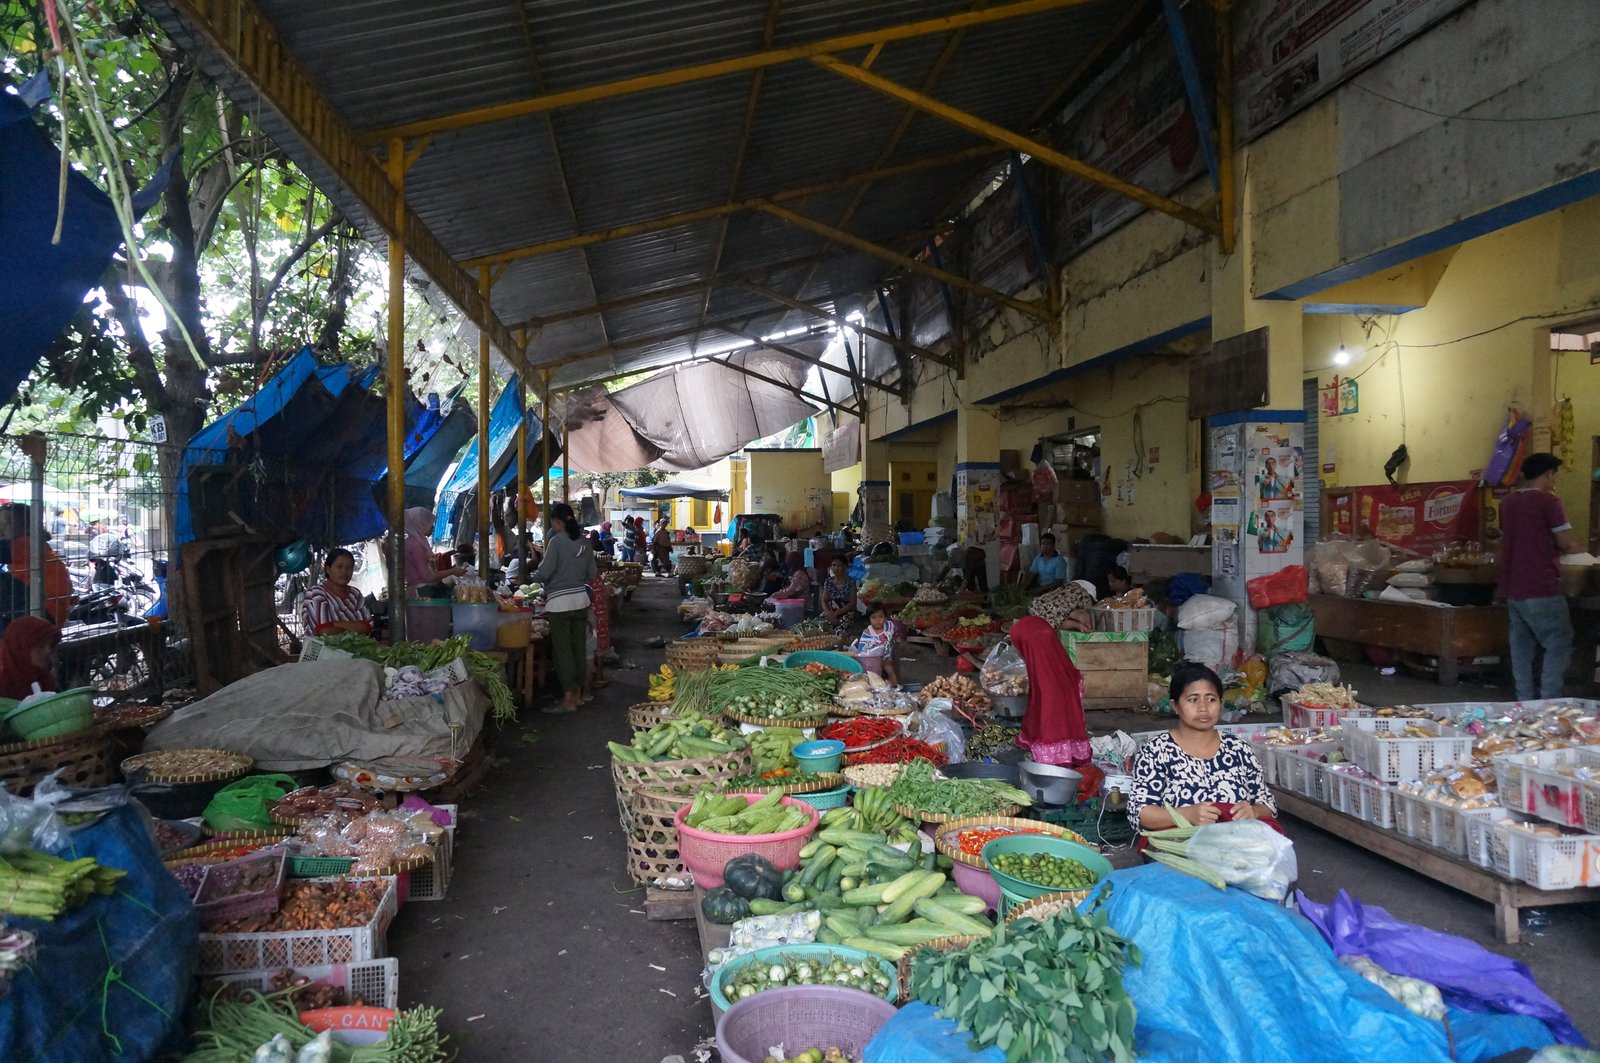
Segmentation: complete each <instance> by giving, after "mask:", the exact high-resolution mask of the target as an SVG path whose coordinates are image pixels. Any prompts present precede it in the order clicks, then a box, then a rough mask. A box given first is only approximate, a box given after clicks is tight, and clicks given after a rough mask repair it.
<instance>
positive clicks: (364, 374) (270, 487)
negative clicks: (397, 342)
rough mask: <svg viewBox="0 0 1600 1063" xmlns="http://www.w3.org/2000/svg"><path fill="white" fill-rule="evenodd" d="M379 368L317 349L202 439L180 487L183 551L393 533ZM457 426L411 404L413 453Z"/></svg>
mask: <svg viewBox="0 0 1600 1063" xmlns="http://www.w3.org/2000/svg"><path fill="white" fill-rule="evenodd" d="M375 379H376V372H375V371H374V370H372V369H367V370H361V371H356V370H352V369H351V368H350V367H348V366H343V365H333V366H324V365H319V364H318V363H317V359H316V357H315V356H314V355H313V354H312V353H311V349H310V348H309V347H307V348H303V349H301V350H300V351H299V353H297V354H295V355H294V356H293V357H292V358H290V359H289V360H288V361H287V362H286V363H285V364H284V366H283V368H281V369H280V370H278V372H277V373H275V374H274V375H273V377H272V379H270V380H268V381H267V383H266V384H265V385H263V386H262V388H261V390H259V391H257V392H256V393H255V394H254V395H252V396H250V398H248V399H246V400H245V401H244V402H242V403H240V404H239V406H238V407H236V408H235V409H233V410H232V411H230V412H228V413H226V414H224V415H223V416H222V417H220V418H218V419H217V420H216V421H214V422H212V423H211V424H209V425H207V426H206V427H205V428H202V429H201V430H200V431H199V432H197V433H195V435H194V437H193V438H192V439H190V440H189V442H188V444H187V445H186V446H185V448H184V452H183V461H182V465H181V467H180V469H179V475H178V484H177V492H176V493H177V514H176V516H177V528H176V534H175V538H176V540H177V542H178V543H180V544H181V543H186V542H192V541H194V540H196V539H202V538H207V537H210V536H212V535H216V534H231V533H236V532H238V531H240V530H251V531H254V532H256V533H259V534H264V535H268V536H285V537H290V538H293V537H297V536H304V537H306V538H307V539H309V540H311V541H312V542H313V543H316V544H319V545H333V544H341V543H354V542H361V541H363V540H366V539H371V538H374V537H376V536H378V535H380V534H382V533H383V532H384V530H385V529H386V528H387V526H388V523H387V521H386V520H385V519H384V514H383V510H382V507H381V506H380V505H379V501H378V497H379V494H380V493H381V490H382V486H383V480H384V477H385V475H386V474H387V471H388V459H387V451H386V443H385V439H386V431H387V428H386V423H385V417H384V400H383V397H382V396H381V395H375V394H373V392H372V390H371V385H372V383H373V381H374V380H375ZM447 423H448V421H447V419H446V418H444V417H443V416H441V415H440V414H439V412H438V411H432V412H431V415H430V411H429V410H428V409H427V408H426V407H423V406H422V405H421V404H419V403H415V402H408V403H407V404H406V433H407V435H406V442H405V448H406V453H408V454H410V455H413V456H420V455H422V454H423V453H425V452H426V450H427V444H428V441H429V440H430V439H432V438H433V437H434V436H435V435H437V434H438V433H440V432H441V431H443V430H444V427H445V425H446V424H447Z"/></svg>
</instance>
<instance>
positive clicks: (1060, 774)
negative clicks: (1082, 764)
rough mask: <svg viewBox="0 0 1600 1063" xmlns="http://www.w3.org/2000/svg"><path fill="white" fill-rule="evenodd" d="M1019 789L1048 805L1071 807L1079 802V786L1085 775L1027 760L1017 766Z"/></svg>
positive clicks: (1069, 769)
mask: <svg viewBox="0 0 1600 1063" xmlns="http://www.w3.org/2000/svg"><path fill="white" fill-rule="evenodd" d="M1017 778H1018V781H1019V785H1018V789H1020V790H1022V791H1024V792H1025V793H1028V794H1031V795H1032V796H1033V799H1034V800H1035V801H1037V802H1039V803H1041V804H1046V805H1071V804H1076V803H1077V801H1078V784H1079V783H1081V782H1082V781H1083V773H1082V772H1076V771H1073V770H1072V769H1071V768H1059V767H1057V766H1056V765H1054V764H1040V763H1039V762H1038V761H1033V760H1025V761H1023V762H1022V763H1021V764H1018V765H1017Z"/></svg>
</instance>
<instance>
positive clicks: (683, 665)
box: [667, 639, 722, 672]
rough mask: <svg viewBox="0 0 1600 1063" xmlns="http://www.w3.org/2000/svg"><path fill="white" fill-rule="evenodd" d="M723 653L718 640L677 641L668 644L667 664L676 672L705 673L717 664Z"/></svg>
mask: <svg viewBox="0 0 1600 1063" xmlns="http://www.w3.org/2000/svg"><path fill="white" fill-rule="evenodd" d="M721 652H722V644H721V643H719V642H718V641H717V640H716V639H676V640H674V641H672V642H669V643H667V663H668V664H670V665H671V666H672V670H673V671H674V672H698V671H703V670H705V669H707V668H710V667H711V666H712V665H714V664H716V663H717V658H718V657H719V656H721Z"/></svg>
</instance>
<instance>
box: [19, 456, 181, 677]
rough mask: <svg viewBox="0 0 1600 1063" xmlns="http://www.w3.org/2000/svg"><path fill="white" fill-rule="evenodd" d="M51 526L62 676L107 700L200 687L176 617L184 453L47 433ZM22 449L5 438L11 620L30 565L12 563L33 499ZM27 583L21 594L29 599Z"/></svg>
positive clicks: (50, 582) (51, 596) (51, 585)
mask: <svg viewBox="0 0 1600 1063" xmlns="http://www.w3.org/2000/svg"><path fill="white" fill-rule="evenodd" d="M44 442H45V457H44V462H43V480H44V492H43V496H44V497H43V507H42V510H41V522H42V527H43V529H44V531H45V533H46V535H47V538H46V540H45V541H46V544H47V546H48V547H49V550H50V555H49V556H47V558H46V560H45V564H44V566H43V568H44V593H45V596H46V602H45V609H46V613H47V615H48V616H49V617H50V619H52V620H54V621H55V622H56V623H58V624H59V625H60V626H61V629H62V641H61V648H60V650H59V651H58V653H57V662H56V671H57V678H58V680H59V681H60V683H61V684H62V688H63V689H69V688H71V687H77V686H90V687H93V688H94V689H95V690H96V691H97V692H98V693H99V696H98V697H97V699H96V700H97V701H99V702H101V703H110V702H131V703H147V702H154V701H159V700H162V699H163V698H164V697H165V698H168V699H171V698H173V697H174V696H176V697H182V695H183V692H184V690H185V689H186V688H190V687H192V686H193V682H194V672H193V665H192V663H191V661H190V659H189V654H188V640H187V638H186V637H185V635H184V628H183V624H182V623H181V622H180V621H181V617H179V616H177V615H175V611H172V610H169V608H168V606H169V604H170V603H169V601H168V599H167V594H166V575H167V564H168V560H169V558H171V557H172V550H173V535H172V528H171V514H172V512H173V501H174V493H175V489H176V482H175V479H174V476H175V473H176V469H177V467H178V461H177V459H178V451H179V449H180V448H178V447H177V446H175V445H171V444H156V443H146V442H140V441H136V440H130V439H118V438H112V437H105V436H86V435H69V434H64V433H55V434H49V435H46V436H45V438H44ZM32 474H33V463H32V461H31V460H30V459H29V457H28V456H27V454H26V452H25V449H24V442H23V440H21V439H20V438H18V437H15V436H5V437H0V485H4V486H0V504H3V509H0V531H4V533H5V534H4V536H3V540H4V542H5V544H6V546H7V550H6V554H7V557H6V564H7V573H8V576H7V578H6V582H4V583H0V586H3V587H4V588H5V589H6V591H7V592H9V599H8V600H9V606H6V607H3V608H4V616H5V618H6V619H7V620H9V619H10V617H12V616H15V615H17V614H18V613H19V612H26V611H27V607H28V597H27V590H26V585H25V583H24V581H23V580H21V579H18V578H17V577H27V576H29V575H30V561H29V559H28V557H26V556H12V551H11V550H10V549H9V548H10V547H11V546H13V545H15V546H16V547H17V548H18V550H17V553H18V554H20V553H21V546H22V544H21V543H19V542H18V537H19V536H25V535H27V534H28V531H27V529H28V527H29V525H27V524H26V523H25V522H24V521H23V520H22V519H20V518H22V517H24V516H26V515H31V514H29V508H30V506H31V503H32V500H33V484H32V482H31V477H32ZM19 585H20V586H21V589H20V590H19Z"/></svg>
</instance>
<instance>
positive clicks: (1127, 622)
mask: <svg viewBox="0 0 1600 1063" xmlns="http://www.w3.org/2000/svg"><path fill="white" fill-rule="evenodd" d="M1093 613H1094V629H1095V630H1096V631H1151V630H1154V628H1155V626H1156V610H1155V609H1113V608H1111V607H1110V606H1108V605H1097V606H1095V607H1094V610H1093Z"/></svg>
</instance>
